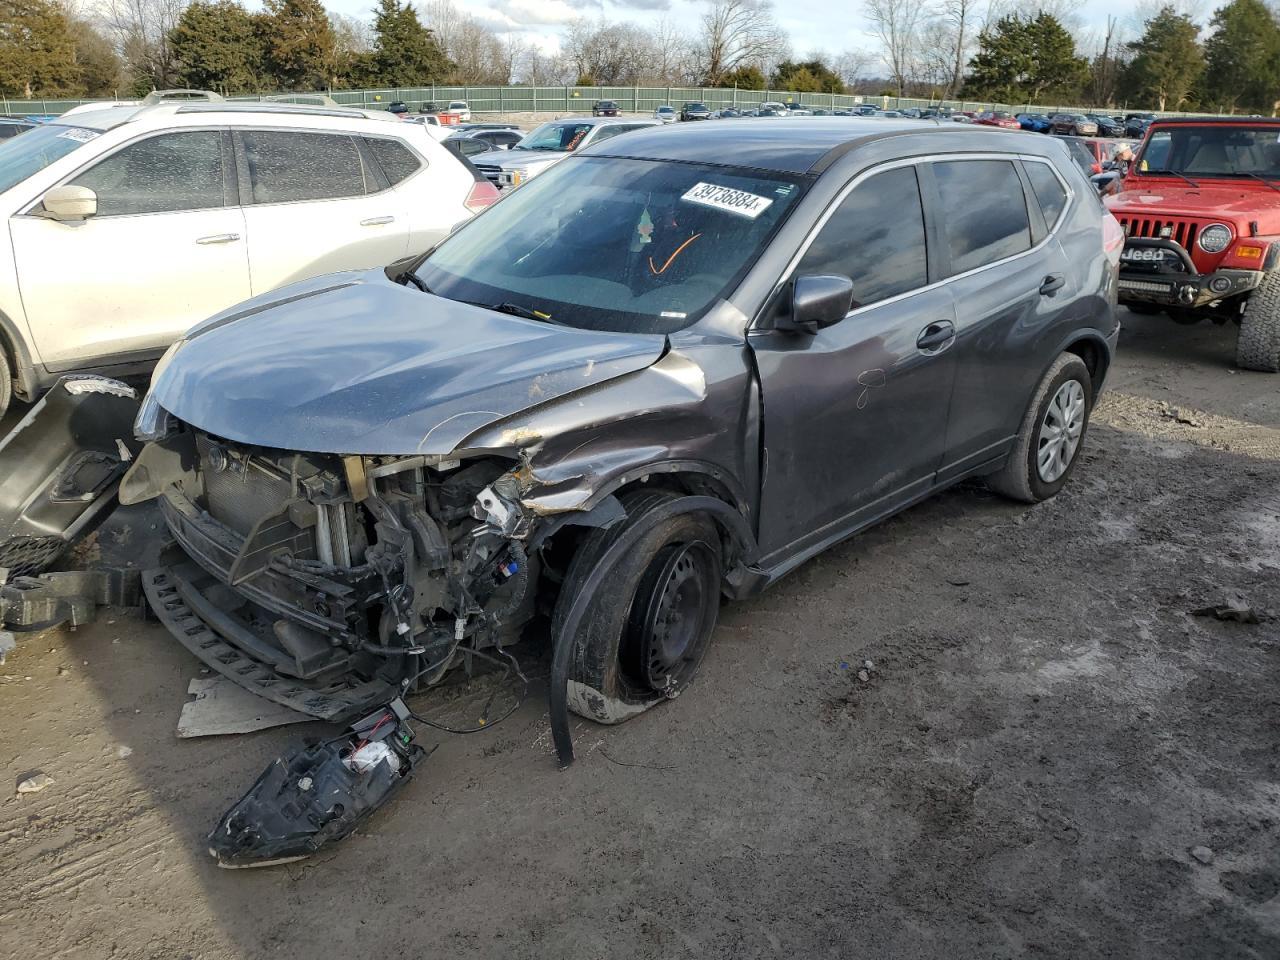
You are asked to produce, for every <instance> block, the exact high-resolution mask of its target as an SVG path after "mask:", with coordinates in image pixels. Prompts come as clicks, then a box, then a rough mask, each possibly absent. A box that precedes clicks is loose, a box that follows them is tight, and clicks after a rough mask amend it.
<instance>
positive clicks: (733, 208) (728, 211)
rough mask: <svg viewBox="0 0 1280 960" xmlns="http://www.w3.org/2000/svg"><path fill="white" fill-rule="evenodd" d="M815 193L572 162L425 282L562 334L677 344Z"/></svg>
mask: <svg viewBox="0 0 1280 960" xmlns="http://www.w3.org/2000/svg"><path fill="white" fill-rule="evenodd" d="M561 181H563V182H561ZM803 188H804V182H803V181H800V180H797V179H794V178H787V177H784V176H781V175H777V176H774V175H772V174H769V173H766V172H763V171H758V170H740V169H737V168H733V167H722V166H717V165H709V164H705V165H704V164H692V163H666V162H661V161H652V160H624V159H617V158H612V157H584V158H582V159H575V160H572V161H566V162H565V163H561V164H557V165H556V166H555V167H553V168H552V169H551V170H549V171H547V173H545V174H543V175H542V176H539V177H537V178H535V179H533V180H530V181H529V182H528V183H527V184H525V185H524V186H522V187H520V188H519V189H518V190H515V191H514V192H513V193H511V194H509V195H508V196H506V197H505V198H503V200H502V202H501V203H498V204H496V205H494V207H493V208H492V209H490V210H488V211H486V213H485V214H484V215H483V216H480V217H477V218H476V219H475V220H472V221H471V222H470V223H468V224H467V225H466V226H465V227H463V228H461V229H460V230H459V231H458V232H456V233H455V234H453V236H451V237H449V238H448V239H447V240H445V241H444V242H443V243H442V244H441V245H440V246H439V247H438V248H437V249H436V251H435V252H434V253H432V254H431V256H430V257H428V258H427V260H426V261H425V262H424V263H423V264H422V266H421V267H420V268H419V269H418V274H417V276H418V279H419V280H421V281H422V283H423V284H424V285H425V286H426V287H427V289H429V290H430V291H431V292H432V293H434V294H437V295H438V296H442V297H447V298H449V299H451V300H461V301H464V302H467V303H478V304H482V305H486V306H492V307H497V306H499V305H503V306H506V307H508V312H515V311H514V310H513V309H511V307H513V306H514V307H515V308H519V309H522V310H524V311H537V312H538V314H539V315H540V316H541V317H542V318H544V319H546V320H548V321H549V322H552V323H561V324H566V325H568V326H572V327H581V328H584V329H591V330H613V331H620V332H631V333H670V332H671V331H673V330H679V329H681V328H683V327H686V326H688V325H689V324H691V323H693V322H694V320H696V319H697V318H698V317H699V316H701V315H702V314H703V313H704V312H705V311H706V310H707V309H708V308H710V306H711V305H712V304H713V303H714V302H715V301H716V300H717V299H719V298H720V297H721V296H723V295H725V293H726V292H728V290H729V289H730V288H731V287H732V286H733V285H734V284H735V283H736V282H737V280H738V279H739V278H740V277H741V275H742V274H743V273H744V272H745V271H746V270H747V268H748V267H750V265H751V264H752V263H754V262H755V260H756V258H757V257H758V256H759V255H760V252H761V251H762V250H763V249H764V247H765V245H766V243H767V242H768V240H769V238H770V237H771V236H772V234H773V232H774V230H775V229H776V228H777V226H778V225H779V224H780V223H781V222H782V221H783V220H784V219H785V218H786V216H787V214H788V213H789V212H790V211H791V208H792V207H793V206H794V205H795V202H796V200H797V199H798V198H799V196H800V195H801V193H802V192H803Z"/></svg>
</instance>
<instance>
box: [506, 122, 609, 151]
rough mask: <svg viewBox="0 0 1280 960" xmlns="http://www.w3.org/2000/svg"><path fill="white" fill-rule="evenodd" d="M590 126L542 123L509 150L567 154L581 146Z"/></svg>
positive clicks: (585, 124) (584, 124)
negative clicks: (548, 151)
mask: <svg viewBox="0 0 1280 960" xmlns="http://www.w3.org/2000/svg"><path fill="white" fill-rule="evenodd" d="M591 126H592V125H591V124H589V123H573V122H569V123H544V124H543V125H542V126H540V127H538V128H537V129H536V130H534V131H533V133H531V134H529V135H528V136H527V137H525V138H524V139H523V140H521V141H520V142H519V143H517V144H516V145H515V146H514V147H512V148H511V149H512V150H554V151H556V152H557V153H569V152H570V151H573V150H576V149H578V147H580V146H581V145H582V141H583V140H585V139H586V138H587V136H588V135H589V134H590V133H591Z"/></svg>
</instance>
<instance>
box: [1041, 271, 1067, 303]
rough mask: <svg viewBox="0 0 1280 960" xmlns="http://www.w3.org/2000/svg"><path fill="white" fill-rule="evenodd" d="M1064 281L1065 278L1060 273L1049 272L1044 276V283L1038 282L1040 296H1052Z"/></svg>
mask: <svg viewBox="0 0 1280 960" xmlns="http://www.w3.org/2000/svg"><path fill="white" fill-rule="evenodd" d="M1066 282H1067V280H1066V278H1065V277H1064V276H1063V275H1062V274H1060V273H1051V274H1049V275H1048V276H1047V277H1045V278H1044V283H1042V284H1040V296H1042V297H1052V296H1053V295H1054V294H1055V293H1057V292H1058V291H1059V290H1061V289H1062V286H1063V284H1065V283H1066Z"/></svg>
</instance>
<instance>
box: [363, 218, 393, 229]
mask: <svg viewBox="0 0 1280 960" xmlns="http://www.w3.org/2000/svg"><path fill="white" fill-rule="evenodd" d="M395 222H396V218H395V217H370V218H369V219H367V220H361V221H360V226H362V227H380V226H382V225H383V224H384V223H395Z"/></svg>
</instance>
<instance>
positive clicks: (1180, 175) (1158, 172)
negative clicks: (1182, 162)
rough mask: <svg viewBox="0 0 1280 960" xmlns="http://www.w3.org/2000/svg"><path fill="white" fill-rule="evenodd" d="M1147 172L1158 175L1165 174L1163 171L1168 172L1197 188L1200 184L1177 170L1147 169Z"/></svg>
mask: <svg viewBox="0 0 1280 960" xmlns="http://www.w3.org/2000/svg"><path fill="white" fill-rule="evenodd" d="M1147 172H1148V173H1154V174H1156V175H1160V174H1165V173H1167V174H1170V175H1172V176H1175V177H1179V178H1181V179H1183V180H1185V181H1187V183H1189V184H1191V185H1192V186H1193V187H1195V188H1196V189H1197V190H1198V189H1200V184H1198V183H1196V182H1195V181H1194V180H1192V179H1191V178H1190V177H1188V176H1187V175H1186V174H1185V173H1179V172H1178V171H1177V170H1148V171H1147Z"/></svg>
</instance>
